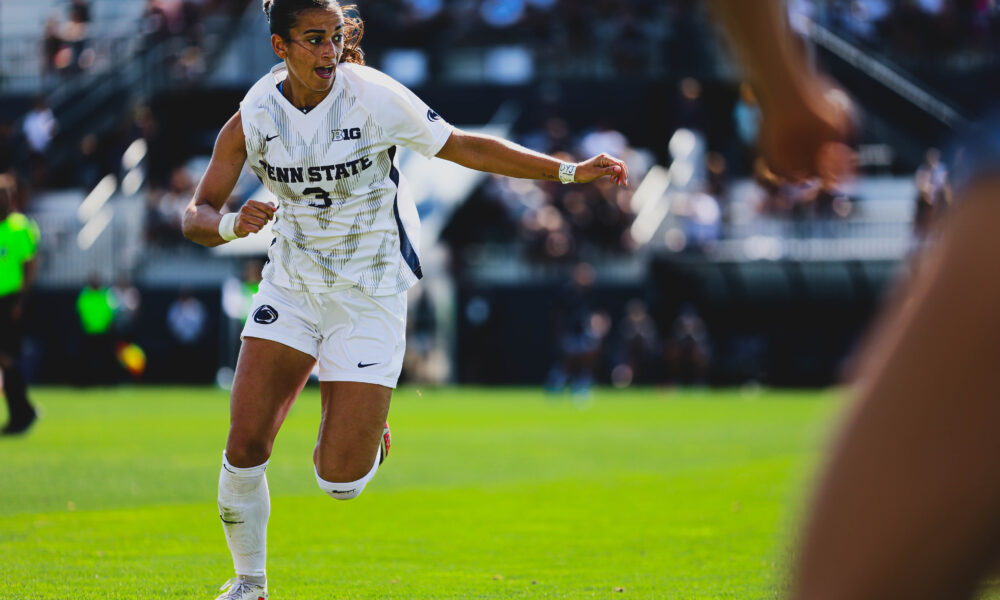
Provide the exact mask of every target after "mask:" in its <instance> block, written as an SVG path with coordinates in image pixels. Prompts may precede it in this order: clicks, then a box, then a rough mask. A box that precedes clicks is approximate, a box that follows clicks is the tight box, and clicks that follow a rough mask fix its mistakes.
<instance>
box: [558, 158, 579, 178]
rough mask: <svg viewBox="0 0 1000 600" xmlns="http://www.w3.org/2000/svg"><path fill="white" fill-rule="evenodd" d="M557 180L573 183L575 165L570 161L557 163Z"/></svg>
mask: <svg viewBox="0 0 1000 600" xmlns="http://www.w3.org/2000/svg"><path fill="white" fill-rule="evenodd" d="M559 181H561V182H563V183H574V182H575V181H576V165H575V164H572V163H562V164H561V165H559Z"/></svg>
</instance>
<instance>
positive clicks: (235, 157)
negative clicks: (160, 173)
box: [183, 111, 276, 246]
mask: <svg viewBox="0 0 1000 600" xmlns="http://www.w3.org/2000/svg"><path fill="white" fill-rule="evenodd" d="M246 160H247V149H246V138H245V137H244V135H243V123H242V120H241V118H240V113H239V111H237V112H236V114H235V115H233V116H232V118H230V119H229V121H228V122H227V123H226V124H225V125H224V126H223V127H222V131H220V132H219V137H218V138H217V139H216V140H215V149H214V150H213V151H212V160H211V162H209V164H208V169H207V170H206V171H205V174H204V175H203V176H202V178H201V181H200V182H199V183H198V189H197V190H195V193H194V198H192V199H191V202H190V203H189V204H188V206H187V209H185V211H184V219H183V228H184V237H186V238H187V239H189V240H191V241H192V242H196V243H198V244H201V245H203V246H218V245H220V244H224V243H225V242H226V241H227V240H226V239H225V238H223V237H222V235H221V234H220V233H219V224H220V222H221V221H222V219H223V216H222V213H221V212H220V211H221V210H222V207H223V205H225V203H226V200H227V199H229V195H230V194H231V193H232V192H233V188H234V187H236V181H237V180H238V179H239V177H240V172H241V171H242V170H243V164H244V163H245V162H246ZM275 210H276V207H275V206H274V205H272V204H270V203H264V202H257V201H256V200H249V201H247V203H246V204H244V205H243V207H242V208H240V211H239V213H237V214H236V217H235V218H236V220H235V223H234V224H233V225H232V231H233V233H235V235H236V237H246V236H248V235H250V234H251V233H256V232H258V231H260V230H261V228H262V227H264V225H265V224H267V222H268V221H270V220H271V218H272V217H273V216H274V211H275Z"/></svg>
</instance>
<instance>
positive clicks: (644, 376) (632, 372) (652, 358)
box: [611, 298, 663, 388]
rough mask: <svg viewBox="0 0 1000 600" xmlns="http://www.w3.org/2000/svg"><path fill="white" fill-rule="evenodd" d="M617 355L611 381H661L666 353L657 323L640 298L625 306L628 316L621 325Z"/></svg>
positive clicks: (617, 384) (618, 384) (624, 383)
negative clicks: (664, 352) (662, 360)
mask: <svg viewBox="0 0 1000 600" xmlns="http://www.w3.org/2000/svg"><path fill="white" fill-rule="evenodd" d="M616 346H617V348H616V354H617V358H616V361H615V364H614V366H613V368H612V369H611V383H612V385H614V386H615V387H619V388H621V387H628V386H629V385H632V384H633V383H638V384H650V383H657V382H658V381H659V380H660V378H661V377H662V370H663V369H662V363H661V358H662V355H663V349H662V344H661V342H660V335H659V333H658V332H657V330H656V323H655V322H654V321H653V318H652V317H651V316H650V315H649V311H648V310H647V308H646V303H645V302H643V301H642V300H639V299H637V298H633V299H632V300H629V301H628V303H626V305H625V319H624V320H623V321H622V322H621V324H619V326H618V330H617V340H616Z"/></svg>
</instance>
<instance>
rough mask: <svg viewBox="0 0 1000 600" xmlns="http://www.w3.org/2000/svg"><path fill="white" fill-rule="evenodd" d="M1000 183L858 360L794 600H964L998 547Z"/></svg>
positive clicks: (977, 188)
mask: <svg viewBox="0 0 1000 600" xmlns="http://www.w3.org/2000/svg"><path fill="white" fill-rule="evenodd" d="M997 196H1000V176H996V175H993V176H992V177H990V178H988V179H982V180H980V181H979V182H978V183H975V184H973V186H972V187H971V188H968V189H967V190H966V191H965V192H963V194H962V201H961V203H960V204H959V206H958V207H957V208H956V209H955V210H954V212H953V213H952V214H951V215H950V216H949V218H948V220H947V221H946V222H945V227H944V228H943V231H942V232H941V233H942V236H941V238H940V242H939V246H938V247H936V248H935V252H934V253H933V254H932V255H930V256H928V257H927V258H928V260H927V263H926V264H925V265H924V266H923V267H922V268H921V269H920V270H919V271H918V273H917V275H916V279H915V280H914V281H912V282H911V285H910V286H909V288H908V292H909V293H908V294H907V295H906V297H905V298H902V300H903V301H902V302H900V303H899V304H898V305H897V306H895V307H894V308H895V310H892V311H890V312H889V313H887V318H886V321H885V323H883V324H882V327H881V328H880V330H879V331H878V332H877V335H875V336H873V337H872V339H873V341H874V343H873V344H872V345H871V346H870V347H869V348H868V350H867V351H866V352H865V353H864V354H863V355H862V357H861V358H860V359H859V362H860V363H861V364H862V367H861V372H860V377H859V381H858V387H857V396H858V397H857V399H856V402H855V404H854V406H853V407H852V410H851V412H850V414H849V415H848V418H847V422H846V424H845V427H844V429H843V431H842V432H841V434H840V436H839V439H838V440H837V443H836V445H835V448H834V453H833V456H832V459H831V460H830V463H829V465H828V466H827V468H826V470H825V473H824V474H823V477H822V480H821V482H820V487H819V491H818V494H817V497H816V501H815V503H814V507H813V510H812V514H811V515H810V516H809V519H808V526H807V528H806V530H805V536H804V545H803V548H802V551H801V554H800V558H799V561H798V562H799V567H798V569H797V571H798V573H797V578H796V579H797V582H796V585H795V595H794V596H793V597H794V598H795V599H796V600H798V599H801V600H806V599H809V600H816V599H819V600H822V599H825V598H908V599H921V598H968V597H972V594H973V592H974V590H975V584H976V581H977V580H978V579H979V578H980V577H982V576H983V575H984V574H985V573H986V572H987V569H988V568H990V567H991V566H994V565H995V560H996V556H997V554H998V540H1000V435H998V433H997V424H998V423H1000V369H998V367H997V365H1000V310H998V309H997V307H998V306H1000V278H998V277H997V276H996V265H995V262H994V259H993V257H995V256H997V255H998V254H1000V236H998V235H997V234H996V224H997V223H998V222H1000V203H998V202H997V201H996V199H997Z"/></svg>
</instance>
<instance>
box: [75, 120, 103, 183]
mask: <svg viewBox="0 0 1000 600" xmlns="http://www.w3.org/2000/svg"><path fill="white" fill-rule="evenodd" d="M97 150H98V140H97V135H95V134H93V133H88V134H87V135H85V136H83V139H81V140H80V154H79V156H78V157H77V161H76V184H77V185H78V186H80V187H82V188H83V189H85V190H91V189H93V188H94V186H95V185H97V182H98V181H100V179H101V175H102V173H101V164H100V157H99V156H98V154H97Z"/></svg>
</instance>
